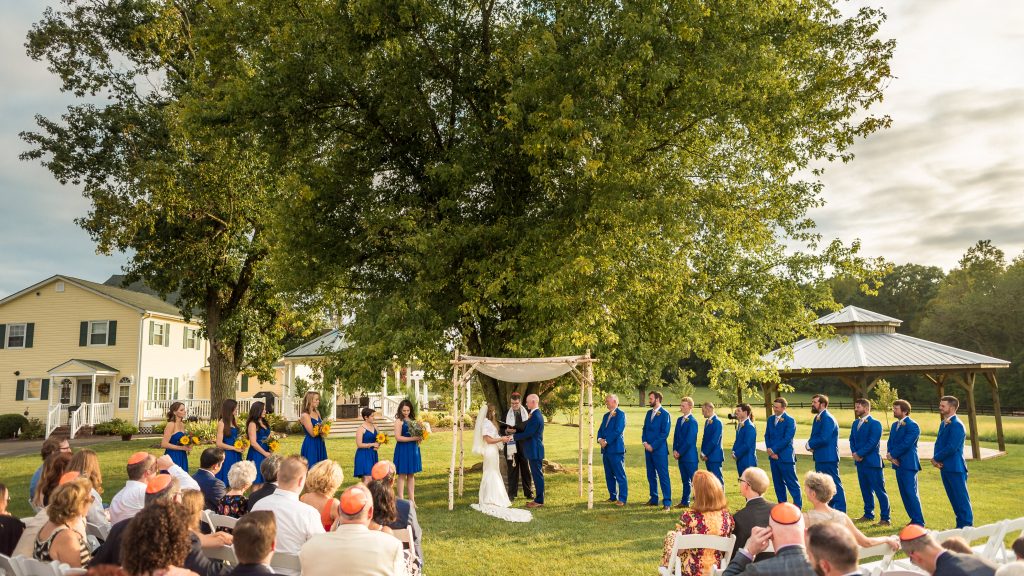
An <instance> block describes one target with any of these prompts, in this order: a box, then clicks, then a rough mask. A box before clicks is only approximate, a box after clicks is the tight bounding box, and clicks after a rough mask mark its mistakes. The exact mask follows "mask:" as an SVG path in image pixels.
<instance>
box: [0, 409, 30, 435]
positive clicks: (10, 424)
mask: <svg viewBox="0 0 1024 576" xmlns="http://www.w3.org/2000/svg"><path fill="white" fill-rule="evenodd" d="M27 427H28V419H27V418H25V417H24V416H22V415H21V414H0V439H2V438H14V437H15V435H17V434H18V431H19V430H24V429H25V428H27Z"/></svg>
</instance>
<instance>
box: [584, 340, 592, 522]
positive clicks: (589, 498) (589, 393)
mask: <svg viewBox="0 0 1024 576" xmlns="http://www.w3.org/2000/svg"><path fill="white" fill-rule="evenodd" d="M585 374H586V376H587V378H586V380H587V404H589V405H590V408H589V409H588V412H589V414H588V420H589V423H590V439H589V440H588V441H587V453H588V455H587V482H588V484H589V488H588V491H587V510H591V509H593V508H594V362H593V361H592V360H591V358H590V350H587V368H586V372H585Z"/></svg>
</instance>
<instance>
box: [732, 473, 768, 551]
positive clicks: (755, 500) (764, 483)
mask: <svg viewBox="0 0 1024 576" xmlns="http://www.w3.org/2000/svg"><path fill="white" fill-rule="evenodd" d="M768 484H769V482H768V474H766V473H765V471H764V470H761V469H760V468H755V467H751V468H747V469H746V470H744V471H743V474H742V475H741V476H740V494H741V495H742V496H743V497H744V498H746V500H747V505H746V506H744V507H743V508H742V509H740V510H737V511H736V513H735V514H733V515H732V518H733V520H735V521H736V529H735V530H734V531H733V534H735V535H736V546H738V547H740V546H743V545H744V544H746V543H747V538H750V530H751V529H753V528H754V527H755V526H760V527H762V528H764V527H765V526H768V518H769V517H770V516H771V514H772V506H774V504H772V503H771V502H769V501H767V500H765V499H764V493H765V491H766V490H768ZM774 555H775V554H774V553H772V552H762V553H760V554H758V555H757V560H764V559H765V558H771V557H772V556H774Z"/></svg>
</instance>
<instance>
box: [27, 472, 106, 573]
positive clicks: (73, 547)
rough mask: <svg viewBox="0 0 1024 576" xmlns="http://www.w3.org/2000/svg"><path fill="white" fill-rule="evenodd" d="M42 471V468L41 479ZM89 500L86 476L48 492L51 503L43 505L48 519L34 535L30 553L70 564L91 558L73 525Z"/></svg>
mask: <svg viewBox="0 0 1024 576" xmlns="http://www.w3.org/2000/svg"><path fill="white" fill-rule="evenodd" d="M45 474H46V473H45V471H44V473H43V475H44V479H45ZM73 474H75V476H78V474H77V473H73ZM42 488H43V484H42V482H40V490H41V489H42ZM90 504H92V485H91V484H90V483H89V479H88V478H80V477H79V478H75V479H74V480H71V481H68V482H65V483H64V484H63V485H62V486H58V487H57V489H56V490H54V491H53V492H52V493H51V494H50V505H49V506H47V507H46V515H47V516H48V517H49V522H47V523H46V524H45V525H44V526H43V528H42V529H41V530H40V531H39V535H38V536H36V541H35V547H34V548H33V550H32V557H33V558H35V559H36V560H41V561H43V562H51V561H53V560H57V561H58V562H63V563H65V564H67V565H68V566H71V567H72V568H81V567H83V566H85V565H87V564H88V563H89V560H90V559H91V555H90V553H89V545H88V544H87V543H86V540H85V537H84V536H83V535H82V534H81V533H80V532H79V531H78V530H77V529H76V527H77V526H79V525H80V524H82V523H83V522H84V521H85V515H86V514H87V513H88V512H89V505H90Z"/></svg>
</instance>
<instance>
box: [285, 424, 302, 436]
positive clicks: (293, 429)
mask: <svg viewBox="0 0 1024 576" xmlns="http://www.w3.org/2000/svg"><path fill="white" fill-rule="evenodd" d="M302 432H303V428H302V424H299V423H298V422H290V423H288V427H287V434H302Z"/></svg>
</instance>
